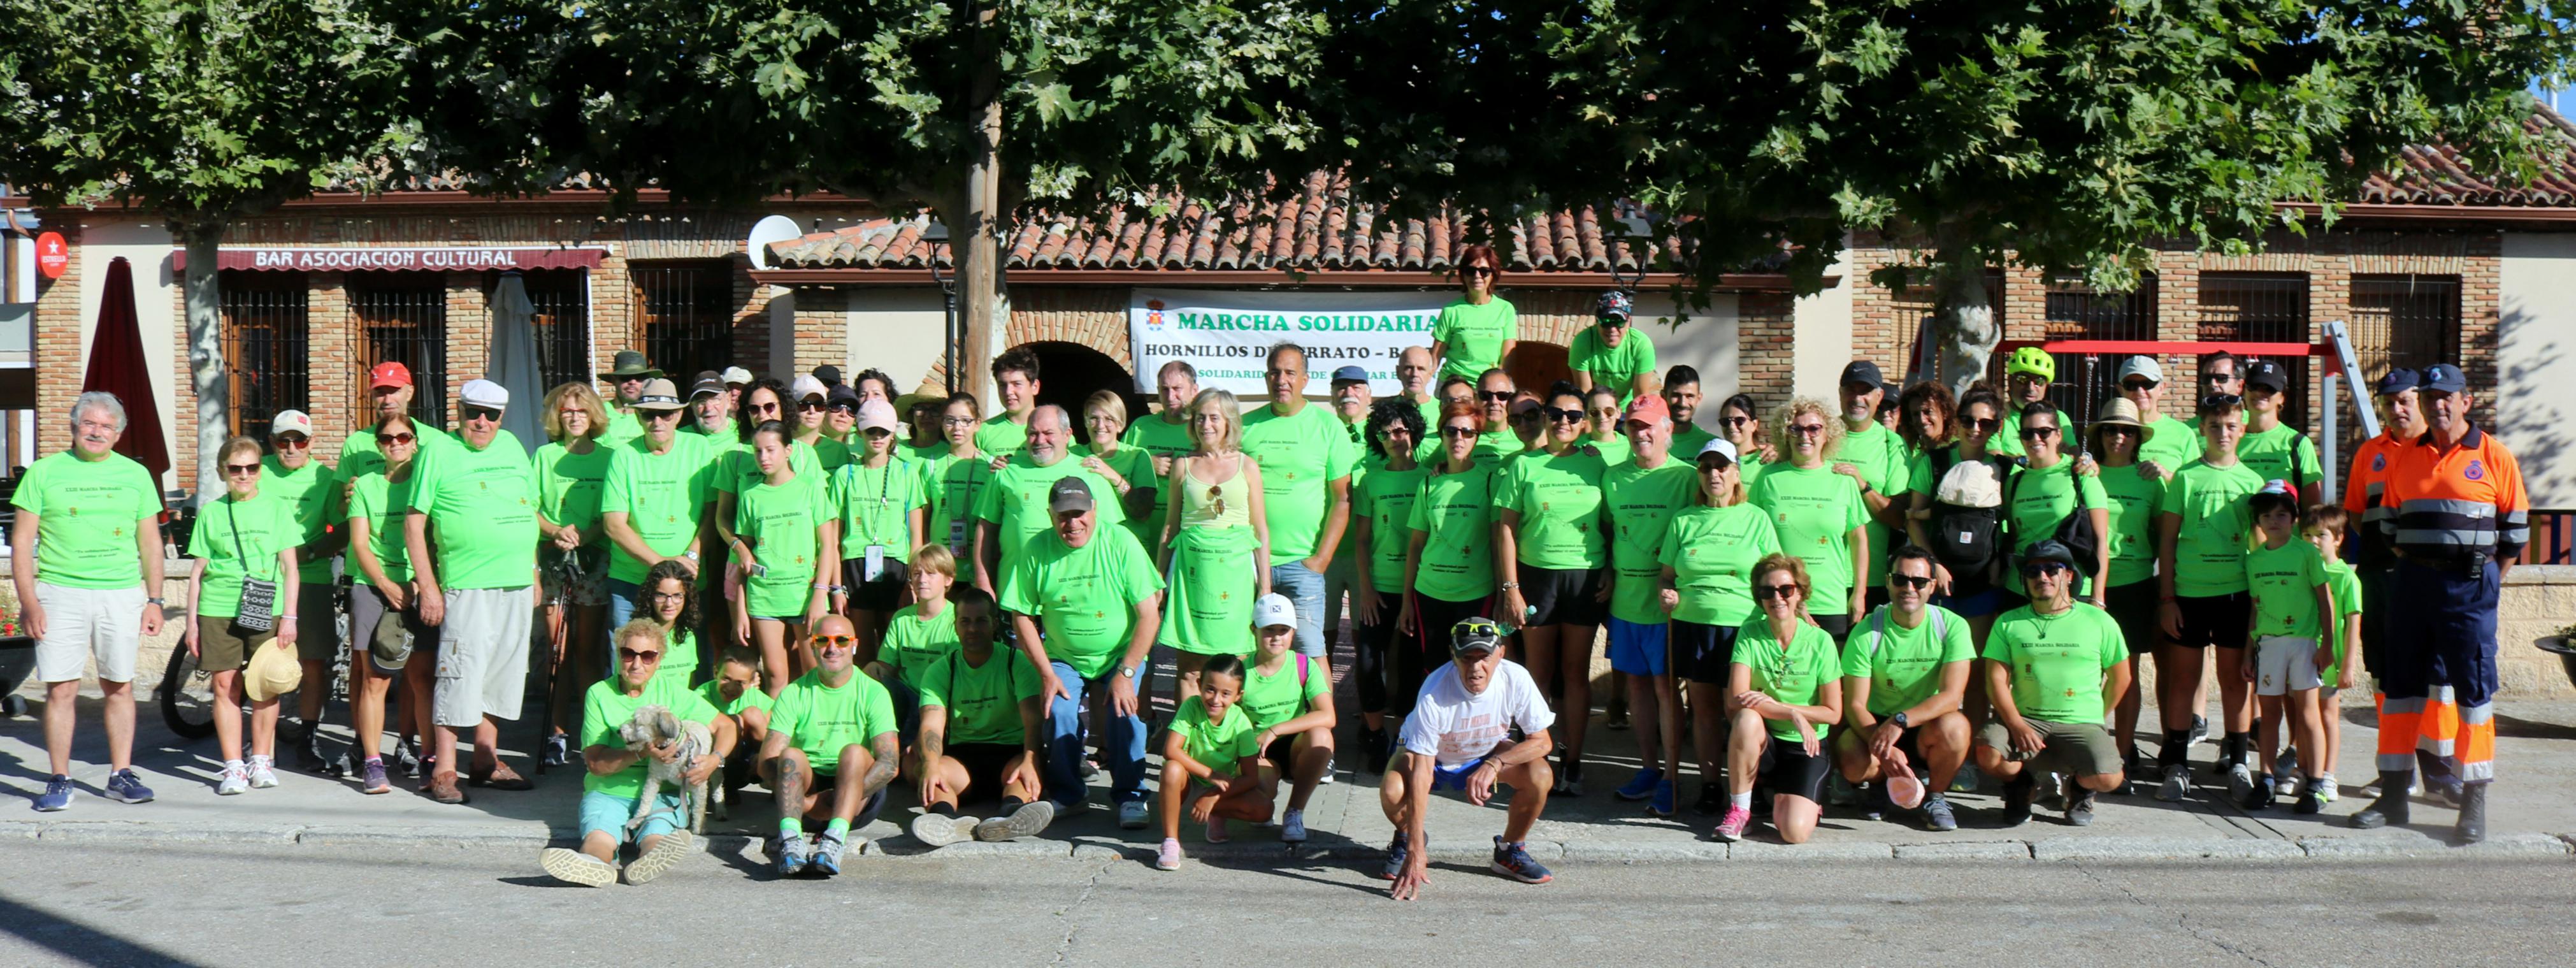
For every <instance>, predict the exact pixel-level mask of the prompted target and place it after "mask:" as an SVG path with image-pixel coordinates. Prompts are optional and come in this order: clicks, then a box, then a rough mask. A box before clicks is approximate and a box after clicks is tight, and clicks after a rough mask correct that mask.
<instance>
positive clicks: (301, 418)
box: [268, 410, 313, 440]
mask: <svg viewBox="0 0 2576 968" xmlns="http://www.w3.org/2000/svg"><path fill="white" fill-rule="evenodd" d="M286 434H303V435H304V436H305V439H308V440H310V439H312V437H313V418H311V417H308V416H305V415H304V411H302V410H280V411H278V412H277V419H275V420H271V421H269V422H268V435H269V436H271V437H278V436H283V435H286Z"/></svg>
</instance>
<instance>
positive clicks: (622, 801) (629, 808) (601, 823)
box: [581, 787, 685, 844]
mask: <svg viewBox="0 0 2576 968" xmlns="http://www.w3.org/2000/svg"><path fill="white" fill-rule="evenodd" d="M635 800H636V798H635V797H621V796H618V795H616V794H613V793H601V792H599V791H597V790H584V791H582V792H581V835H582V837H583V838H585V839H587V838H588V837H589V836H590V835H591V834H594V833H604V834H607V835H608V836H609V837H610V838H611V839H614V840H616V841H617V842H618V843H621V844H623V843H640V842H642V841H643V840H644V838H646V837H653V836H658V835H661V834H667V833H670V832H671V831H674V830H678V829H680V821H681V820H683V819H685V815H684V814H682V813H681V812H680V795H679V793H678V792H676V791H673V790H671V789H670V788H669V787H664V788H663V791H662V795H661V796H657V797H654V798H653V806H654V810H653V815H652V816H650V817H647V818H645V820H644V825H643V826H641V827H637V828H635V830H633V831H631V832H630V831H628V830H627V829H626V821H628V820H631V819H634V817H635Z"/></svg>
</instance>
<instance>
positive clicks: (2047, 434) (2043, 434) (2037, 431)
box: [2021, 427, 2057, 440]
mask: <svg viewBox="0 0 2576 968" xmlns="http://www.w3.org/2000/svg"><path fill="white" fill-rule="evenodd" d="M2055 436H2057V428H2055V427H2023V428H2022V429H2021V439H2023V440H2047V439H2048V438H2051V437H2055Z"/></svg>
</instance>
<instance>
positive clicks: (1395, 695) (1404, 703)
mask: <svg viewBox="0 0 2576 968" xmlns="http://www.w3.org/2000/svg"><path fill="white" fill-rule="evenodd" d="M1384 597H1385V598H1386V600H1387V607H1388V608H1394V607H1396V603H1395V601H1394V598H1395V596H1393V595H1391V594H1389V595H1386V596H1384ZM1355 632H1356V636H1355V637H1356V638H1357V639H1358V641H1356V642H1354V643H1352V644H1353V645H1354V646H1356V648H1355V649H1354V650H1353V651H1354V653H1355V654H1356V655H1357V656H1358V657H1359V658H1358V669H1357V670H1356V672H1355V675H1356V678H1358V679H1359V688H1360V711H1361V712H1363V713H1390V712H1391V713H1394V714H1396V715H1399V716H1400V715H1403V714H1404V713H1408V712H1411V711H1413V697H1414V694H1415V693H1419V692H1421V691H1422V676H1423V673H1424V672H1425V671H1426V670H1424V669H1423V667H1422V660H1423V654H1422V643H1421V640H1420V639H1419V638H1417V637H1416V636H1414V635H1413V634H1412V633H1411V631H1410V630H1407V629H1404V628H1399V627H1398V626H1397V625H1396V623H1395V621H1394V616H1391V615H1390V616H1388V617H1387V620H1386V621H1384V622H1378V623H1368V622H1362V623H1360V624H1359V625H1358V626H1356V627H1355ZM1390 701H1391V702H1392V705H1393V707H1394V708H1390Z"/></svg>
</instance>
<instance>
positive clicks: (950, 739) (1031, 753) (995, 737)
mask: <svg viewBox="0 0 2576 968" xmlns="http://www.w3.org/2000/svg"><path fill="white" fill-rule="evenodd" d="M950 607H952V608H955V609H956V610H957V651H955V652H951V653H948V654H947V655H944V656H941V657H940V658H939V661H937V662H933V663H931V664H930V668H929V669H928V670H926V671H924V672H923V673H922V676H921V681H920V682H918V683H914V685H916V686H918V687H919V688H920V689H921V724H920V726H919V729H920V734H919V735H920V737H921V738H920V739H919V740H918V741H917V748H916V749H915V750H914V755H915V756H916V757H918V760H919V764H918V765H917V766H916V767H914V771H913V785H914V786H917V787H920V788H921V816H919V817H915V818H913V821H912V836H913V837H914V839H917V840H919V841H921V842H922V843H924V844H928V845H930V846H932V847H945V846H947V845H949V844H953V843H956V842H958V841H961V840H965V839H967V838H969V837H972V838H974V839H976V840H1013V839H1017V838H1020V837H1026V836H1029V835H1031V834H1034V833H1037V832H1038V831H1041V830H1045V829H1046V825H1047V824H1048V822H1050V821H1052V820H1054V819H1055V805H1054V804H1052V803H1050V802H1048V801H1047V799H1046V798H1045V797H1042V796H1039V795H1038V793H1039V790H1040V789H1041V785H1040V781H1039V779H1038V760H1039V759H1040V758H1041V757H1043V756H1044V755H1045V753H1044V751H1045V749H1046V736H1047V730H1046V717H1045V716H1044V715H1043V714H1041V713H1040V712H1039V711H1038V690H1039V689H1041V688H1042V684H1041V683H1040V682H1039V680H1038V674H1037V670H1035V669H1031V668H1029V660H1028V659H1027V658H1026V657H1024V656H1022V655H1021V654H1020V653H1019V652H1018V651H1017V650H1014V649H995V648H994V647H993V636H994V635H995V634H996V633H998V632H999V631H1000V628H1001V620H1002V609H1001V607H1000V606H999V605H996V604H994V602H993V596H991V595H987V594H985V593H984V590H983V589H981V588H976V587H974V586H972V585H969V586H966V587H964V588H960V589H958V590H957V601H956V602H955V603H954V604H953V605H952V606H950ZM988 793H998V794H1000V795H1001V797H1002V803H1001V807H1000V809H998V810H996V811H995V812H994V814H993V818H992V819H990V820H983V821H978V820H976V818H974V817H966V816H959V815H958V810H957V807H958V804H960V803H963V802H965V799H966V797H967V796H968V795H970V794H971V795H975V796H983V795H985V794H988Z"/></svg>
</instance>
